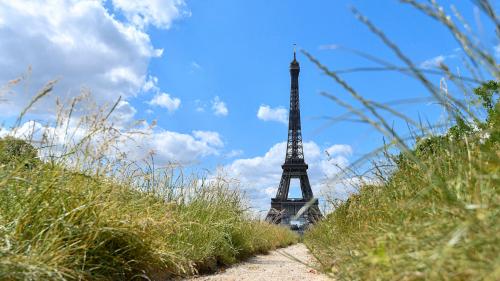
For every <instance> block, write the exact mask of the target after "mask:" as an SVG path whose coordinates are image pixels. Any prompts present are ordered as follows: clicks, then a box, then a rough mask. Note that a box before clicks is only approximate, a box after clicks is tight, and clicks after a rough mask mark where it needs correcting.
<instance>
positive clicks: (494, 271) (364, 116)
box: [304, 0, 500, 280]
mask: <svg viewBox="0 0 500 281" xmlns="http://www.w3.org/2000/svg"><path fill="white" fill-rule="evenodd" d="M402 2H406V3H408V4H409V5H412V6H413V7H415V8H416V9H418V10H420V11H422V12H423V13H425V14H427V15H428V16H430V17H431V18H432V19H434V20H437V21H438V22H440V23H442V24H443V25H444V26H445V27H447V28H448V29H449V30H450V32H451V34H452V35H453V36H454V38H455V39H456V41H457V42H458V44H459V45H460V46H461V47H462V50H463V54H464V57H463V61H464V66H463V68H464V69H466V71H464V73H467V75H469V76H468V77H467V75H463V74H460V73H458V74H454V73H452V71H450V68H449V67H448V66H446V65H445V64H441V65H440V66H439V67H438V69H437V70H432V71H427V70H424V69H420V68H419V67H418V66H417V64H415V63H414V62H413V61H412V60H410V59H409V57H407V56H406V55H405V54H404V52H403V51H402V50H401V49H400V48H399V47H398V46H397V45H396V44H395V43H393V42H392V41H391V40H390V39H389V37H388V36H387V35H386V34H384V32H382V31H381V30H380V29H378V28H377V27H376V26H375V25H374V24H373V23H372V22H370V21H369V20H368V18H366V17H365V16H363V15H362V14H361V13H360V12H359V11H357V10H355V9H354V10H353V11H354V14H355V15H356V17H357V18H358V19H359V20H360V21H361V22H362V23H363V24H365V25H366V26H367V27H368V28H369V29H370V30H371V31H372V32H373V33H374V34H375V35H376V36H377V37H378V38H379V39H380V40H381V41H382V42H384V43H385V44H386V45H387V46H388V47H389V49H391V50H392V51H393V52H394V54H395V55H396V57H398V58H399V59H400V61H401V62H402V63H404V66H397V65H393V64H390V63H387V62H385V61H384V60H381V59H378V58H376V57H375V56H371V55H367V54H364V53H362V52H359V51H352V50H351V52H353V53H355V54H357V55H361V56H362V57H365V58H368V59H370V60H371V61H374V62H376V63H378V64H381V66H380V67H379V68H377V70H381V71H386V70H391V71H400V72H401V74H403V75H409V76H410V77H413V78H415V79H416V80H417V81H420V82H421V83H422V85H423V86H424V87H425V88H426V89H427V91H428V93H429V95H430V97H431V98H432V99H433V100H435V101H437V102H438V103H440V104H441V105H442V106H443V108H444V109H445V110H446V112H447V113H448V119H447V120H446V122H445V123H444V124H434V125H424V124H422V122H421V121H420V120H413V119H412V118H410V117H409V116H407V115H405V113H403V112H398V111H397V110H396V109H394V108H392V107H390V106H389V105H387V104H381V103H378V102H375V101H370V100H367V99H365V98H364V97H363V96H362V94H360V93H358V92H357V91H356V90H355V87H353V86H352V85H350V84H349V83H348V82H347V81H345V80H344V79H343V78H342V77H341V76H340V74H341V73H344V72H343V71H339V72H337V71H334V70H330V69H329V68H328V67H326V66H324V65H322V64H321V63H320V62H319V61H318V60H316V59H315V58H314V57H313V56H312V55H311V54H309V53H307V52H304V53H305V54H306V55H307V56H308V57H309V58H310V60H311V61H312V62H313V63H315V64H316V65H317V66H318V67H319V68H320V69H322V70H323V71H324V72H325V74H327V75H329V76H330V77H332V78H333V80H334V81H335V82H336V83H338V84H339V85H340V86H342V87H343V88H344V89H345V91H346V92H347V93H348V94H350V95H351V96H352V97H353V98H355V99H356V100H357V101H359V102H360V103H361V109H358V108H356V107H355V106H354V105H350V104H347V103H345V102H343V101H342V100H340V99H339V98H337V97H336V96H333V95H330V94H328V93H325V94H324V95H325V96H327V97H329V98H331V99H332V100H334V101H335V102H337V103H338V104H340V105H341V106H343V107H345V108H347V109H348V110H349V111H350V114H352V115H355V116H356V117H357V118H359V119H360V120H361V121H363V122H366V123H368V124H370V125H372V126H373V127H374V128H376V129H377V130H378V131H379V132H381V133H382V134H384V136H385V137H386V139H387V143H386V144H385V145H384V146H382V147H381V148H380V149H378V150H376V151H375V152H374V153H372V154H370V155H369V156H367V157H365V158H363V159H361V160H360V161H357V162H355V163H354V164H353V167H350V168H349V169H346V170H347V171H354V170H355V169H356V165H364V163H365V161H366V159H369V158H373V156H374V155H376V156H377V157H379V158H378V159H377V161H373V162H372V163H373V164H372V167H371V168H370V170H369V171H372V172H371V176H373V179H371V180H366V181H364V182H363V181H361V182H362V183H361V184H359V186H358V188H359V190H358V192H357V193H356V194H353V195H352V196H350V197H349V199H348V200H347V201H345V202H337V201H333V202H332V204H333V208H335V211H333V212H332V213H331V214H329V215H328V216H327V217H326V218H325V220H324V221H322V222H321V223H319V224H318V225H315V226H314V227H313V228H312V229H311V230H310V231H308V232H307V233H306V235H305V237H304V241H305V243H306V245H307V246H308V247H309V248H310V249H311V251H312V253H313V254H314V255H315V256H316V257H317V258H318V260H319V261H320V262H321V264H322V266H323V269H324V270H325V271H326V272H329V273H330V274H332V275H334V276H335V277H337V278H339V279H341V280H499V279H500V270H499V268H500V258H499V256H500V255H499V253H500V234H499V233H500V220H499V218H500V177H499V175H500V103H499V91H500V83H499V81H498V79H500V67H499V66H498V63H497V62H496V61H495V57H494V55H493V54H491V52H490V51H488V50H489V49H488V48H486V47H485V46H483V45H482V44H481V42H480V41H478V40H477V38H478V37H476V36H475V35H474V34H473V32H472V30H471V29H470V25H468V24H467V23H466V22H465V20H464V18H463V17H462V16H461V15H460V13H459V12H458V11H457V10H456V9H454V8H452V10H453V13H454V14H453V15H452V16H450V15H448V14H446V12H445V11H446V9H444V8H442V7H440V6H439V4H438V3H437V1H429V3H428V4H424V3H422V2H418V1H413V0H405V1H402ZM475 2H476V3H477V4H478V6H479V8H480V9H481V10H482V11H483V13H484V14H485V15H486V17H487V18H488V19H489V20H491V22H490V23H491V24H492V25H493V27H494V28H495V32H496V35H497V39H498V38H500V37H499V36H500V33H498V30H500V29H499V26H500V25H499V22H500V21H499V19H498V17H497V15H496V13H495V11H494V9H493V8H492V5H491V3H489V1H486V0H484V1H483V0H482V1H475ZM454 20H455V21H454ZM456 21H457V22H458V24H457V23H456ZM373 70H374V69H370V71H373ZM356 71H357V70H356ZM435 74H440V75H441V76H442V77H443V78H442V79H441V80H440V84H439V85H436V84H434V83H433V82H432V81H433V80H434V79H432V78H430V77H429V75H435ZM488 80H490V81H488ZM447 83H449V84H450V87H448V86H447V85H446V84H447ZM464 100H466V102H464ZM387 113H389V114H391V115H392V117H393V118H394V119H399V120H403V121H404V122H406V123H407V124H408V127H409V128H410V133H409V136H404V135H402V134H401V132H397V131H395V130H394V128H393V126H392V125H391V123H392V121H393V120H390V119H388V118H387V117H385V118H384V117H383V116H387ZM443 126H444V127H446V129H445V130H443V129H442V128H443ZM368 174H370V173H368ZM368 174H364V175H357V176H358V178H366V176H367V175H368ZM347 176H348V177H352V176H353V175H351V174H349V175H347ZM370 182H371V183H370Z"/></svg>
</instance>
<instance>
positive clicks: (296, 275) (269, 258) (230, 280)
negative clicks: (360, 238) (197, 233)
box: [188, 244, 331, 281]
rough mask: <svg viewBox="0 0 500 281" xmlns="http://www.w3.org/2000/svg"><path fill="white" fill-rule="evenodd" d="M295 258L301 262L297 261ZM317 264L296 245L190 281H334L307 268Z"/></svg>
mask: <svg viewBox="0 0 500 281" xmlns="http://www.w3.org/2000/svg"><path fill="white" fill-rule="evenodd" d="M290 256H291V257H294V258H296V259H298V260H300V261H301V262H302V263H301V262H298V261H296V260H294V259H293V258H291V257H290ZM303 263H306V264H308V265H311V264H313V263H314V258H313V257H312V256H311V255H310V254H309V251H308V250H307V248H306V246H304V244H296V245H292V246H290V247H287V248H284V249H279V250H276V251H273V252H271V253H269V254H268V255H259V256H255V257H253V258H250V259H248V260H247V261H245V262H242V263H239V264H236V265H234V266H233V267H230V268H228V269H225V270H223V271H222V272H219V273H216V274H214V275H206V276H198V277H194V278H190V279H188V280H197V281H205V280H206V281H213V280H222V281H240V280H242V281H246V280H248V281H250V280H251V281H267V280H269V281H271V280H272V281H275V280H276V281H278V280H283V281H285V280H286V281H294V280H297V281H299V280H300V281H306V280H331V279H329V278H328V277H327V276H326V275H324V274H321V273H318V271H316V270H315V269H313V268H311V267H309V266H306V265H304V264H303Z"/></svg>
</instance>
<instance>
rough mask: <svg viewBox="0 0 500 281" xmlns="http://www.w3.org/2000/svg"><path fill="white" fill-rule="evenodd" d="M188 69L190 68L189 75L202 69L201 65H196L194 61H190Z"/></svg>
mask: <svg viewBox="0 0 500 281" xmlns="http://www.w3.org/2000/svg"><path fill="white" fill-rule="evenodd" d="M190 67H191V73H193V72H195V71H198V70H202V69H203V68H202V67H201V65H200V64H198V63H197V62H195V61H192V62H191V65H190Z"/></svg>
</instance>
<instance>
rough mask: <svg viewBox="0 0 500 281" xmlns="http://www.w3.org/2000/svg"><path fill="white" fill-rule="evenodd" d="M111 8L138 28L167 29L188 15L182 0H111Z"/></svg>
mask: <svg viewBox="0 0 500 281" xmlns="http://www.w3.org/2000/svg"><path fill="white" fill-rule="evenodd" d="M112 2H113V6H114V7H115V8H116V9H118V10H120V11H121V12H122V13H123V14H124V15H125V17H126V18H127V19H128V20H129V21H130V22H132V23H133V24H134V25H136V26H137V27H139V28H144V27H146V26H148V25H154V26H156V27H158V28H169V27H170V25H171V24H172V21H173V20H175V19H177V18H179V17H181V16H183V15H189V12H187V11H186V10H185V5H186V4H185V2H184V0H142V1H136V0H112Z"/></svg>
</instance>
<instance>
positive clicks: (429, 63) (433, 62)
mask: <svg viewBox="0 0 500 281" xmlns="http://www.w3.org/2000/svg"><path fill="white" fill-rule="evenodd" d="M445 59H446V57H445V56H443V55H439V56H436V57H433V58H430V59H428V60H425V61H423V62H422V63H421V64H420V67H421V68H423V69H430V68H437V67H439V66H440V65H441V64H442V63H444V61H445Z"/></svg>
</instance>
